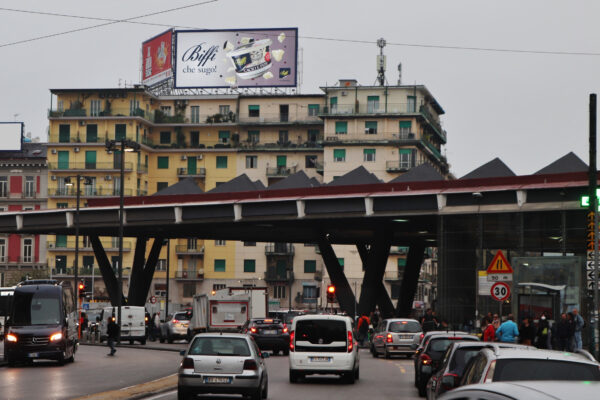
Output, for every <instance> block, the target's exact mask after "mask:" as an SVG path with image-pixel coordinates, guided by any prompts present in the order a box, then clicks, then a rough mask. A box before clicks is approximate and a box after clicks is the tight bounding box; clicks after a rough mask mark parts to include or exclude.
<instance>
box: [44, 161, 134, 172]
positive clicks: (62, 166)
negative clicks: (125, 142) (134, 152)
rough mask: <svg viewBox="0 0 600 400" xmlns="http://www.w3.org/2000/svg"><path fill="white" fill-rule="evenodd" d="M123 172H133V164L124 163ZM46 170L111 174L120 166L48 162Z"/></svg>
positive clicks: (110, 163) (113, 163) (100, 163)
mask: <svg viewBox="0 0 600 400" xmlns="http://www.w3.org/2000/svg"><path fill="white" fill-rule="evenodd" d="M124 166H125V171H132V170H133V163H132V162H129V161H126V162H125V163H124ZM48 170H50V171H54V172H63V171H68V172H71V171H73V172H76V171H84V172H85V171H98V172H113V171H120V170H121V166H120V165H119V163H118V161H117V162H96V163H86V162H69V163H61V162H58V163H56V162H49V163H48Z"/></svg>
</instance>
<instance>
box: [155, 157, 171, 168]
mask: <svg viewBox="0 0 600 400" xmlns="http://www.w3.org/2000/svg"><path fill="white" fill-rule="evenodd" d="M157 162H158V165H157V167H158V168H159V169H169V157H157Z"/></svg>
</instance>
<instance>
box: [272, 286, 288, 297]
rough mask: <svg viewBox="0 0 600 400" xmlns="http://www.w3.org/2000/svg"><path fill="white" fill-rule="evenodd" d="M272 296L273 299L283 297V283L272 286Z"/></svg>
mask: <svg viewBox="0 0 600 400" xmlns="http://www.w3.org/2000/svg"><path fill="white" fill-rule="evenodd" d="M273 298H274V299H285V286H283V285H276V286H273Z"/></svg>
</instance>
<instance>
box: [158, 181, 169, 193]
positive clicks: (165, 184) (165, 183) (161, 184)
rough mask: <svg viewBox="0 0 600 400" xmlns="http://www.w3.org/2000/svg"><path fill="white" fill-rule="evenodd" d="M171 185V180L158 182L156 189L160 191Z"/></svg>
mask: <svg viewBox="0 0 600 400" xmlns="http://www.w3.org/2000/svg"><path fill="white" fill-rule="evenodd" d="M168 187H169V182H156V191H157V192H160V191H161V190H163V189H166V188H168Z"/></svg>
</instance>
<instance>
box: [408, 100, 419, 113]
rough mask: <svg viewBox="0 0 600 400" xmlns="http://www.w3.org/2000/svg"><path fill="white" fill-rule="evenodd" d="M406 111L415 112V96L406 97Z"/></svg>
mask: <svg viewBox="0 0 600 400" xmlns="http://www.w3.org/2000/svg"><path fill="white" fill-rule="evenodd" d="M406 111H407V112H416V111H417V98H416V97H415V96H407V97H406Z"/></svg>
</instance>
